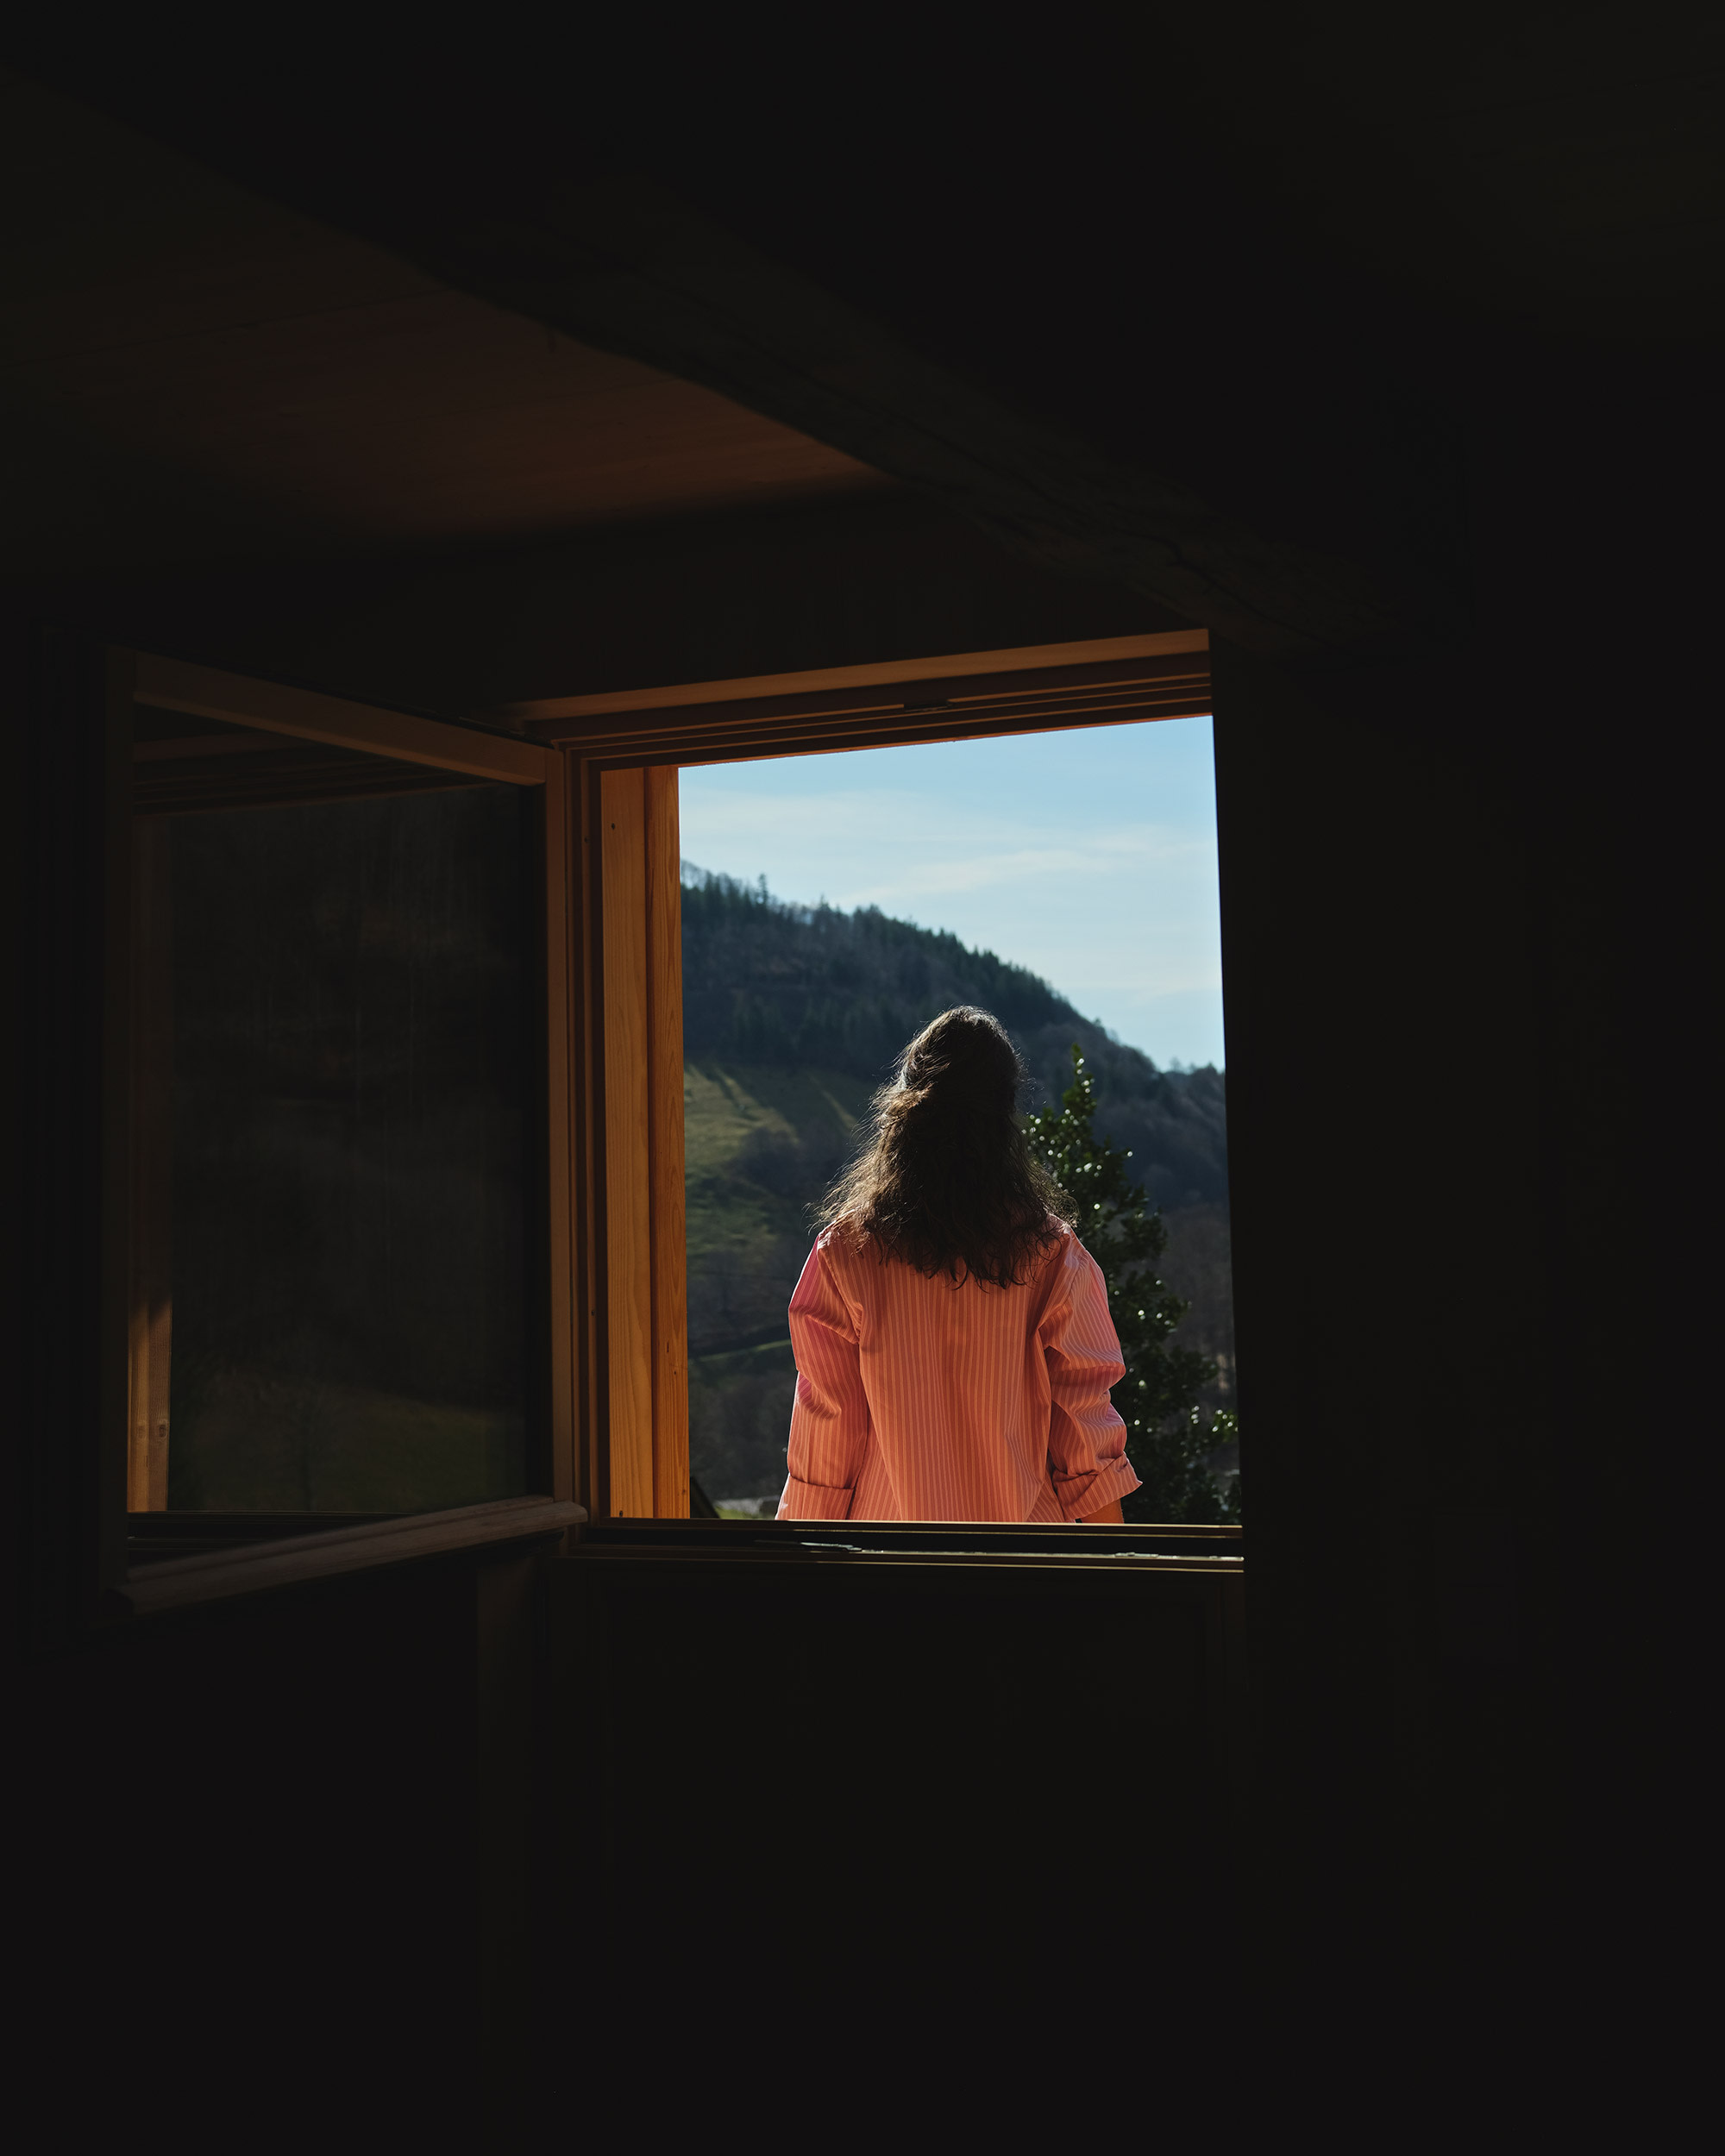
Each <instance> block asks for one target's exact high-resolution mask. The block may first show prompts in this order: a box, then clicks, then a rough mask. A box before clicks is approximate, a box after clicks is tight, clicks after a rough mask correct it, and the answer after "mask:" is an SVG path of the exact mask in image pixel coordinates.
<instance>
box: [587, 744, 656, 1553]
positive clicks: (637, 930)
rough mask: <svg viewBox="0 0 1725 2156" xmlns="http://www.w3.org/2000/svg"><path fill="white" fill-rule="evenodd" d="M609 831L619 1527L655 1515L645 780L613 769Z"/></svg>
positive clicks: (613, 1461)
mask: <svg viewBox="0 0 1725 2156" xmlns="http://www.w3.org/2000/svg"><path fill="white" fill-rule="evenodd" d="M599 822H600V843H601V870H602V877H603V906H604V927H603V934H604V958H605V986H604V1008H605V1307H606V1325H605V1335H606V1337H605V1349H606V1357H605V1360H606V1375H607V1381H608V1382H607V1387H606V1391H607V1396H608V1398H607V1415H606V1422H607V1435H608V1439H609V1454H610V1504H609V1507H608V1510H609V1511H610V1513H611V1514H612V1517H613V1518H624V1519H650V1518H651V1517H652V1514H653V1498H654V1491H653V1232H652V1189H651V1176H650V1165H649V1163H650V1139H649V1131H650V1112H649V1078H648V1074H649V1051H648V1037H649V1028H648V994H647V949H648V908H647V816H646V774H644V773H643V772H642V771H641V770H639V769H636V770H632V771H607V772H606V773H605V774H604V776H603V778H602V779H601V780H600V792H599Z"/></svg>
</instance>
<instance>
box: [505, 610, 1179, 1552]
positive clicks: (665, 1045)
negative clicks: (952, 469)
mask: <svg viewBox="0 0 1725 2156" xmlns="http://www.w3.org/2000/svg"><path fill="white" fill-rule="evenodd" d="M1208 709H1209V664H1208V638H1207V636H1205V634H1204V632H1203V631H1201V630H1193V631H1177V632H1173V633H1165V634H1159V635H1149V636H1134V637H1121V638H1117V639H1112V640H1108V641H1107V642H1098V643H1095V644H1088V645H1061V646H1048V647H1039V648H1035V649H1024V650H1017V651H999V652H987V653H969V654H961V655H954V656H952V657H950V658H945V659H937V660H922V661H905V662H901V663H898V664H894V665H883V666H873V667H851V668H838V669H832V670H829V671H827V672H824V673H820V674H807V675H802V676H794V677H784V676H781V677H768V678H763V679H758V680H746V681H729V682H713V683H707V684H702V685H698V686H694V687H690V686H683V687H681V688H679V689H676V690H671V691H661V692H652V691H626V692H619V693H615V694H612V695H596V696H588V697H580V698H570V699H561V700H559V701H557V702H555V703H549V704H537V705H524V706H520V707H517V708H516V709H514V710H512V711H510V712H509V713H508V714H506V717H507V718H508V720H509V722H510V723H511V724H514V725H517V726H520V727H522V728H523V729H524V730H525V731H527V732H528V733H529V734H530V736H532V737H534V738H536V739H539V740H542V741H543V742H545V743H548V744H549V743H555V744H558V745H559V746H561V748H563V749H565V750H566V751H567V752H568V754H569V755H570V757H571V778H570V784H571V792H572V797H574V798H576V799H579V800H580V803H581V805H582V820H583V828H584V829H585V830H586V833H587V835H588V843H589V844H590V846H591V849H592V858H591V861H590V862H589V867H588V874H587V878H586V893H587V899H588V903H589V907H590V912H589V918H588V921H587V934H586V937H585V939H584V956H583V966H584V973H583V993H584V995H585V999H586V1026H585V1028H584V1029H582V1031H583V1033H584V1037H586V1040H587V1041H588V1042H589V1043H590V1044H592V1053H593V1059H594V1061H593V1078H594V1082H593V1086H592V1087H591V1088H590V1089H589V1094H588V1098H589V1099H590V1100H591V1101H592V1103H593V1119H592V1122H591V1123H590V1125H589V1126H588V1131H587V1135H586V1142H587V1144H588V1145H589V1147H590V1149H591V1158H592V1164H593V1189H594V1192H595V1203H594V1206H593V1212H592V1221H593V1236H594V1243H593V1276H594V1280H595V1283H596V1293H595V1294H594V1297H593V1332H592V1336H591V1355H590V1362H589V1369H590V1373H591V1386H592V1394H591V1409H590V1413H589V1415H588V1418H587V1422H586V1427H587V1431H588V1453H587V1457H586V1462H585V1466H586V1479H585V1481H584V1484H583V1489H584V1492H586V1493H587V1494H588V1501H589V1503H590V1506H591V1508H592V1510H593V1514H594V1515H595V1517H596V1518H600V1519H611V1520H619V1519H647V1518H657V1519H660V1520H664V1519H681V1518H685V1517H687V1514H688V1512H689V1509H690V1472H689V1385H690V1366H689V1313H688V1302H687V1250H686V1241H685V1201H684V1191H685V1183H684V1166H685V1133H684V1092H683V1087H684V1061H683V983H682V978H681V929H680V909H681V885H680V874H679V870H680V856H681V845H680V839H679V829H678V786H677V770H678V768H679V767H687V766H689V765H693V764H701V763H718V762H729V761H743V760H747V759H750V758H758V757H761V756H763V755H772V756H782V755H813V754H825V753H831V751H833V750H835V749H865V748H876V747H885V746H891V745H903V744H911V743H929V742H939V741H963V740H966V739H975V738H980V737H982V736H990V735H1003V734H1012V733H1030V732H1046V731H1051V730H1061V729H1064V728H1069V727H1095V726H1097V725H1107V724H1128V723H1134V722H1138V721H1142V720H1145V719H1149V718H1180V717H1189V716H1195V715H1198V714H1201V713H1203V712H1206V711H1208ZM780 1316H781V1312H775V1320H776V1319H778V1318H779V1317H780ZM713 1494H714V1493H708V1495H713Z"/></svg>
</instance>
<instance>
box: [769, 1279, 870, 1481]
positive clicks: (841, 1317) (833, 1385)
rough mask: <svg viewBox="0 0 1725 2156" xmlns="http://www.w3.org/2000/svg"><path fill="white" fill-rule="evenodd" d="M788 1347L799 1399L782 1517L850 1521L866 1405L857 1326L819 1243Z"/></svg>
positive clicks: (794, 1310)
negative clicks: (795, 1370) (793, 1361)
mask: <svg viewBox="0 0 1725 2156" xmlns="http://www.w3.org/2000/svg"><path fill="white" fill-rule="evenodd" d="M791 1347H792V1351H793V1353H794V1354H795V1356H796V1361H797V1394H796V1401H795V1404H794V1405H793V1407H792V1409H791V1436H790V1443H789V1445H787V1448H786V1464H787V1467H788V1468H789V1470H790V1472H789V1475H788V1476H787V1478H786V1482H785V1494H784V1495H783V1496H782V1497H781V1499H780V1500H779V1515H778V1516H779V1518H780V1519H781V1520H848V1519H849V1518H850V1500H851V1497H852V1495H854V1493H855V1490H856V1477H857V1476H858V1475H859V1474H860V1473H861V1471H862V1460H863V1456H864V1454H865V1452H866V1451H867V1450H868V1445H869V1401H868V1396H867V1395H866V1394H865V1393H864V1391H863V1389H862V1356H861V1352H860V1350H859V1347H858V1344H857V1338H856V1323H855V1320H854V1319H853V1318H852V1317H851V1314H850V1305H849V1304H848V1303H847V1302H846V1301H845V1300H844V1295H843V1294H842V1293H841V1292H840V1289H839V1286H838V1282H837V1281H836V1280H835V1279H834V1278H833V1275H832V1269H831V1266H830V1265H829V1264H828V1263H827V1258H826V1252H825V1250H824V1249H823V1247H822V1245H821V1244H819V1243H817V1244H815V1246H814V1248H813V1250H811V1251H810V1252H809V1256H808V1263H806V1265H805V1266H804V1267H803V1271H802V1278H801V1279H800V1281H798V1282H797V1286H796V1293H795V1294H793V1296H792V1297H791Z"/></svg>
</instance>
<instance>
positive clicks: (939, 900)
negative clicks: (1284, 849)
mask: <svg viewBox="0 0 1725 2156" xmlns="http://www.w3.org/2000/svg"><path fill="white" fill-rule="evenodd" d="M681 802H682V850H683V856H684V858H685V859H686V860H687V861H692V862H695V863H697V864H698V865H699V867H700V868H713V869H721V870H723V871H724V873H725V874H727V875H733V876H737V877H740V878H742V879H743V881H747V882H751V883H752V882H753V881H755V879H756V877H757V876H763V875H764V876H765V877H766V879H767V881H768V886H769V887H771V889H772V891H773V893H774V894H775V896H776V897H779V898H784V899H800V900H803V901H805V902H806V903H809V904H812V903H813V902H814V901H815V900H816V899H823V898H824V899H826V900H827V901H828V902H829V904H831V905H833V906H844V907H846V908H850V907H852V906H871V905H872V906H879V907H880V908H881V911H882V912H887V913H895V914H898V915H899V916H900V918H904V919H906V920H913V921H919V922H920V923H921V924H923V926H924V927H925V928H944V929H950V930H951V931H952V932H953V934H954V935H956V936H957V937H961V938H962V939H963V941H964V942H965V943H969V944H971V945H972V946H974V947H978V948H981V949H982V950H993V951H995V952H997V953H998V954H999V955H1000V957H1002V958H1009V959H1012V960H1013V961H1014V962H1016V963H1017V964H1019V965H1021V966H1028V967H1029V968H1031V970H1032V972H1033V973H1038V974H1040V975H1042V976H1043V977H1044V980H1046V981H1051V982H1052V984H1053V985H1054V987H1057V989H1059V990H1060V991H1061V993H1063V995H1066V996H1067V997H1069V999H1070V1000H1071V1001H1072V1002H1073V1003H1075V1004H1076V1006H1078V1008H1079V1009H1080V1010H1081V1011H1082V1012H1084V1014H1085V1015H1086V1016H1087V1017H1088V1018H1099V1019H1101V1023H1102V1024H1103V1025H1106V1026H1107V1027H1109V1028H1110V1029H1111V1030H1112V1031H1114V1032H1115V1033H1117V1034H1118V1035H1119V1036H1120V1038H1121V1039H1122V1040H1123V1041H1128V1042H1130V1043H1131V1044H1132V1046H1133V1047H1134V1048H1141V1049H1143V1050H1145V1052H1146V1054H1148V1055H1150V1056H1153V1057H1154V1058H1155V1060H1156V1061H1157V1062H1158V1063H1162V1064H1164V1065H1166V1064H1168V1063H1170V1062H1182V1063H1211V1062H1213V1063H1215V1064H1218V1065H1220V1064H1221V1063H1222V1062H1223V1048H1222V966H1221V941H1220V928H1219V923H1218V915H1217V894H1216V799H1215V767H1214V757H1213V755H1212V750H1211V744H1210V722H1209V720H1208V718H1184V719H1162V720H1158V721H1157V722H1156V723H1155V724H1150V725H1132V726H1099V727H1090V728H1086V729H1084V730H1082V731H1081V732H1073V733H1060V734H1020V735H1015V736H1011V737H1009V738H1007V739H1005V740H1000V741H981V742H976V741H971V742H942V743H931V744H930V745H929V746H927V747H925V748H918V749H862V750H853V751H851V752H850V753H849V754H846V755H835V756H787V757H783V758H779V759H776V760H775V761H771V762H763V763H736V764H712V765H706V766H702V767H699V768H693V769H687V770H685V771H684V773H683V774H682V781H681Z"/></svg>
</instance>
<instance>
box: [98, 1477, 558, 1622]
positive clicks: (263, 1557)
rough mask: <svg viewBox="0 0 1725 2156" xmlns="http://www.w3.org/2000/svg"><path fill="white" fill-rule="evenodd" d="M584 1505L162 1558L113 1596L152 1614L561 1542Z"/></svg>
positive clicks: (413, 1519) (484, 1508)
mask: <svg viewBox="0 0 1725 2156" xmlns="http://www.w3.org/2000/svg"><path fill="white" fill-rule="evenodd" d="M586 1516H587V1515H586V1508H585V1507H583V1506H580V1505H575V1504H571V1503H569V1502H568V1501H565V1500H561V1499H558V1498H555V1497H511V1498H505V1499H504V1500H503V1501H501V1502H500V1503H497V1504H491V1505H463V1506H461V1507H460V1508H459V1509H458V1510H456V1511H454V1512H433V1513H416V1514H412V1515H411V1516H410V1517H408V1518H406V1519H403V1520H378V1521H374V1522H373V1523H371V1524H369V1525H367V1526H361V1527H337V1528H335V1529H332V1530H331V1531H330V1532H328V1533H325V1534H309V1535H294V1536H292V1538H290V1539H285V1540H280V1541H274V1542H257V1543H254V1544H252V1545H250V1547H249V1548H247V1549H243V1550H218V1551H210V1553H209V1554H208V1555H206V1556H203V1557H166V1558H164V1559H163V1560H162V1562H161V1563H160V1564H145V1565H141V1566H139V1567H137V1568H136V1569H135V1570H133V1571H132V1572H131V1573H129V1576H128V1577H127V1581H126V1584H125V1586H124V1587H123V1588H122V1589H117V1590H116V1596H115V1601H116V1604H118V1605H123V1608H116V1614H129V1615H132V1616H135V1617H147V1616H152V1615H154V1614H155V1613H156V1612H157V1611H159V1610H168V1609H180V1608H185V1607H187V1606H189V1605H190V1604H192V1603H196V1602H213V1601H226V1600H227V1599H229V1597H231V1596H233V1595H257V1594H262V1593H264V1592H265V1591H266V1590H267V1589H271V1588H278V1587H293V1586H298V1585H299V1584H300V1583H303V1582H306V1581H311V1580H322V1579H331V1578H335V1577H337V1576H340V1575H341V1574H342V1573H346V1572H365V1571H371V1570H376V1569H377V1568H379V1567H380V1566H383V1565H386V1564H408V1563H410V1562H411V1561H412V1560H413V1559H415V1558H417V1557H443V1556H448V1555H452V1554H454V1553H455V1552H456V1551H462V1550H481V1549H485V1548H487V1547H489V1546H492V1545H497V1544H501V1543H511V1542H531V1541H539V1540H549V1539H552V1538H554V1537H561V1536H562V1535H563V1534H565V1533H567V1532H568V1530H569V1529H570V1528H571V1527H574V1526H580V1523H581V1522H582V1521H583V1520H585V1519H586Z"/></svg>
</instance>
